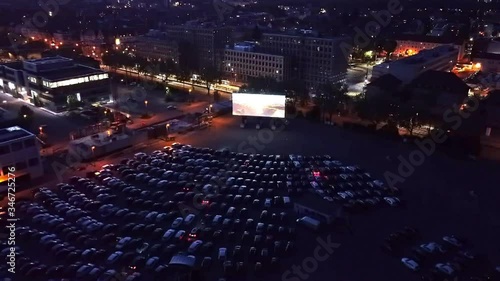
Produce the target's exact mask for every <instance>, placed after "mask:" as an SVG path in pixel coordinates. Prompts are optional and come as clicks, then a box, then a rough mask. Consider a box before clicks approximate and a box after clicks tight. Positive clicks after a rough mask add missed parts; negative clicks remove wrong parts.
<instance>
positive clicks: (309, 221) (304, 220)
mask: <svg viewBox="0 0 500 281" xmlns="http://www.w3.org/2000/svg"><path fill="white" fill-rule="evenodd" d="M297 223H298V224H301V225H303V226H305V227H307V228H310V229H312V230H314V231H318V230H319V228H320V227H321V222H320V221H319V220H317V219H313V218H311V217H308V216H305V217H301V218H299V219H297Z"/></svg>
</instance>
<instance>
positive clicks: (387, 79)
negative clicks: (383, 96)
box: [368, 74, 402, 90]
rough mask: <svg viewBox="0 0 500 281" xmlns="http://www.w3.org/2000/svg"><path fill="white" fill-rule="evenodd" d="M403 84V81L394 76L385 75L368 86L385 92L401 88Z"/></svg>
mask: <svg viewBox="0 0 500 281" xmlns="http://www.w3.org/2000/svg"><path fill="white" fill-rule="evenodd" d="M401 82H402V81H401V80H399V79H398V78H396V76H394V75H392V74H384V75H382V76H380V77H379V78H377V79H375V80H374V81H373V82H371V83H370V84H368V86H374V87H378V88H380V89H383V90H391V89H395V88H396V87H397V86H399V85H400V84H401Z"/></svg>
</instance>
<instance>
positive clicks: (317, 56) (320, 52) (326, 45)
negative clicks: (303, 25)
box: [260, 31, 350, 88]
mask: <svg viewBox="0 0 500 281" xmlns="http://www.w3.org/2000/svg"><path fill="white" fill-rule="evenodd" d="M348 40H349V38H346V37H337V38H320V37H317V36H314V34H312V33H311V32H306V31H303V32H301V33H300V34H294V35H290V34H277V33H264V34H263V35H262V39H261V42H260V49H261V51H262V52H265V53H270V54H276V55H282V56H285V57H287V58H288V59H289V60H290V64H291V72H290V77H291V79H300V80H303V81H304V82H305V83H306V85H307V86H308V87H310V88H314V87H316V86H318V85H321V84H324V83H344V82H345V79H346V74H347V65H348V64H347V60H348V56H349V54H350V48H348V46H349V44H347V42H348Z"/></svg>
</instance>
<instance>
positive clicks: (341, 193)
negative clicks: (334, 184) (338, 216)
mask: <svg viewBox="0 0 500 281" xmlns="http://www.w3.org/2000/svg"><path fill="white" fill-rule="evenodd" d="M337 194H338V195H339V196H340V197H342V199H347V197H349V196H348V195H347V194H346V193H345V192H342V191H339V192H337Z"/></svg>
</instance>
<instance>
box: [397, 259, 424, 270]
mask: <svg viewBox="0 0 500 281" xmlns="http://www.w3.org/2000/svg"><path fill="white" fill-rule="evenodd" d="M401 262H402V263H403V264H404V265H405V266H406V267H408V268H409V269H411V270H413V271H418V270H419V269H420V266H419V265H418V263H417V262H416V261H414V260H412V259H410V258H402V259H401Z"/></svg>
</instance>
